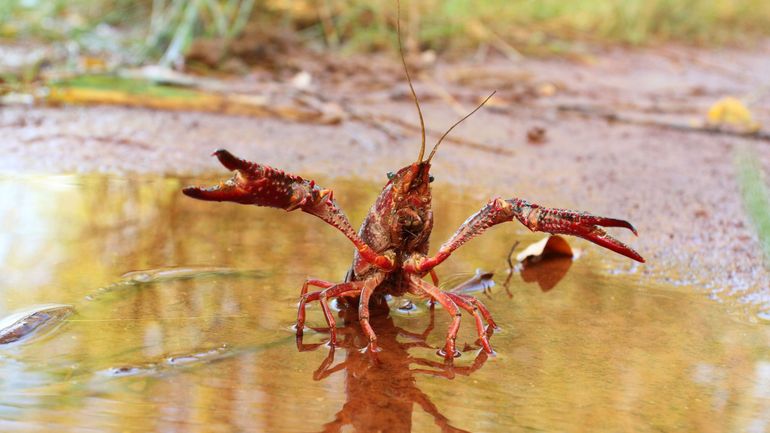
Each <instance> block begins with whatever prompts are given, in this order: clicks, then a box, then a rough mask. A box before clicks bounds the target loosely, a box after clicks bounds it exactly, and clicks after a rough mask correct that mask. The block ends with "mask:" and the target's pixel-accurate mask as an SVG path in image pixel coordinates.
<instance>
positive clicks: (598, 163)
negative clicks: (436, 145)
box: [0, 45, 770, 317]
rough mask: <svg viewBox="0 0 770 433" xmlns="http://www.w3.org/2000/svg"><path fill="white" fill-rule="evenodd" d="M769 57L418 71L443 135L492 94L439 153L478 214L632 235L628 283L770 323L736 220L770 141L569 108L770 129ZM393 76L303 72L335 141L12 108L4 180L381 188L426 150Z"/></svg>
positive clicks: (6, 112)
mask: <svg viewBox="0 0 770 433" xmlns="http://www.w3.org/2000/svg"><path fill="white" fill-rule="evenodd" d="M768 54H770V46H767V45H765V46H762V47H759V48H755V49H753V50H752V51H738V50H734V49H732V50H725V51H704V50H693V49H685V48H679V47H668V48H658V49H655V50H650V51H634V52H629V51H624V50H619V49H618V50H612V51H609V52H604V53H602V54H601V55H596V56H594V57H592V58H589V59H583V60H581V61H572V60H569V61H568V60H563V59H548V60H533V59H527V60H523V61H521V62H520V63H511V62H509V61H506V60H504V59H484V60H483V61H481V60H474V61H472V60H465V61H461V62H456V63H449V64H444V63H441V62H438V63H433V64H430V65H423V66H422V67H421V68H418V67H416V66H415V75H416V80H415V81H416V83H415V86H416V88H417V92H418V94H420V95H421V96H422V101H423V110H424V113H425V116H426V123H427V125H428V126H429V128H431V129H432V130H435V131H441V130H443V129H444V128H446V127H448V126H449V125H450V124H451V123H452V122H453V121H454V120H455V119H457V118H458V117H460V114H459V113H461V112H467V111H470V109H472V108H473V106H474V105H475V104H476V103H477V102H478V101H479V100H480V99H482V98H483V97H485V96H486V95H487V94H488V93H489V91H491V90H495V89H496V90H497V91H498V93H497V95H496V96H495V98H494V99H493V102H492V103H491V104H490V106H489V107H487V108H486V109H484V110H482V111H481V112H479V113H478V114H476V115H475V116H474V117H473V118H471V119H470V120H468V121H466V122H465V123H464V124H462V125H461V126H459V127H458V128H457V129H456V130H455V131H454V132H453V136H454V137H456V138H458V139H460V140H459V141H455V142H446V143H445V144H443V145H442V146H443V148H442V149H441V151H440V152H439V153H438V156H437V158H436V160H435V164H434V168H433V173H434V175H435V176H436V178H437V181H438V182H444V183H450V184H456V185H458V186H462V187H463V188H465V189H468V190H469V191H470V192H471V194H474V195H477V196H478V200H479V206H481V205H482V204H483V202H484V200H486V199H487V198H488V197H491V196H495V195H499V196H504V197H510V196H518V197H522V198H527V199H529V200H531V201H535V202H538V203H541V204H544V205H549V206H557V207H568V208H574V209H581V210H587V211H590V212H593V213H597V214H604V215H608V216H617V217H621V218H628V219H629V220H631V221H632V222H633V223H634V224H635V225H636V227H637V228H638V230H639V233H640V237H639V238H638V239H629V238H627V237H625V236H624V239H625V240H629V242H631V243H632V245H633V246H634V247H635V248H637V249H638V250H639V251H640V252H641V253H642V254H643V255H644V256H645V257H646V259H647V261H648V263H647V264H645V265H643V266H640V267H638V268H636V267H632V266H630V265H629V264H628V263H627V262H625V261H618V262H617V263H616V267H617V269H618V270H619V271H635V272H640V273H642V274H644V275H648V276H650V277H651V278H653V279H655V280H661V279H663V280H670V281H671V282H673V283H677V284H680V283H682V284H686V285H692V286H694V287H700V288H704V289H705V291H706V293H708V294H711V295H712V296H713V297H714V298H715V299H719V300H726V301H729V305H731V306H733V307H735V308H737V309H744V308H745V310H746V311H747V312H750V313H756V312H757V311H764V312H765V313H763V314H766V313H767V312H770V284H768V281H770V278H768V272H767V270H766V268H764V267H763V264H762V253H761V248H760V245H759V241H758V238H757V234H756V232H755V231H754V229H753V226H752V224H751V222H750V221H749V220H748V217H747V215H746V213H745V211H744V208H743V204H742V201H741V196H740V193H739V187H738V184H737V181H736V168H735V164H734V156H735V153H736V151H738V150H740V149H741V148H742V147H744V146H753V147H755V148H756V150H757V152H756V153H757V154H758V155H759V158H760V160H761V164H762V166H763V168H764V170H765V172H768V171H770V152H768V148H769V146H770V142H767V141H762V140H756V139H749V138H742V137H739V136H734V135H720V134H709V133H704V132H697V131H689V132H688V131H684V130H675V129H672V128H666V127H660V126H655V125H651V124H638V123H637V124H635V123H628V122H622V121H621V122H609V121H607V120H606V117H601V116H593V115H589V116H586V115H583V114H580V113H579V112H576V111H574V110H573V108H575V107H576V106H578V107H579V108H580V109H581V110H582V109H588V110H589V111H591V110H593V111H596V110H599V111H600V112H602V113H603V112H605V111H610V112H613V113H616V114H620V115H622V116H627V117H632V118H634V119H642V120H644V121H652V122H657V121H662V122H675V123H677V124H682V125H687V124H688V123H689V122H691V120H692V119H698V120H699V119H702V118H703V117H704V116H705V113H706V111H707V110H708V107H709V106H710V105H711V104H712V103H714V102H715V101H716V100H718V99H719V98H721V97H723V96H728V95H732V96H737V97H743V98H746V99H747V100H748V101H749V106H750V108H751V109H752V111H753V113H754V115H755V117H756V118H757V120H758V121H759V122H761V123H763V124H764V125H770V95H768V91H767V90H768V87H767V86H768V84H767V79H766V77H768V76H770V56H769V55H768ZM297 64H302V62H298V63H297ZM398 67H399V64H398V61H397V59H395V58H390V57H388V58H385V57H372V58H363V59H362V58H358V59H346V60H341V61H339V63H334V64H332V62H331V61H330V62H328V63H326V64H316V63H314V62H310V61H308V62H305V64H304V66H302V69H305V70H306V71H307V72H309V73H310V75H311V77H313V81H312V83H311V88H310V89H311V91H312V93H313V94H314V95H316V96H318V97H319V98H322V99H324V100H327V101H332V102H333V103H334V104H336V105H337V106H339V107H341V108H342V111H343V113H345V115H344V120H343V121H342V122H341V123H340V124H337V125H316V124H307V123H297V122H291V121H286V120H282V119H279V118H269V117H267V118H247V117H237V116H224V115H216V114H204V113H186V112H185V113H179V112H176V113H172V112H160V111H154V110H145V109H128V108H122V107H101V106H100V107H64V108H41V107H27V106H6V107H2V110H1V111H0V131H1V132H0V133H1V134H2V137H3V139H2V140H1V141H0V146H1V147H2V153H3V157H2V158H0V170H2V171H5V172H15V173H29V172H40V173H63V172H73V171H74V172H92V171H99V172H114V173H128V172H139V173H158V174H164V175H202V174H204V173H213V172H217V173H222V172H223V169H222V168H221V167H219V166H218V165H217V163H216V161H215V160H214V159H213V158H209V157H208V155H209V154H210V153H211V151H212V150H214V149H216V148H219V147H225V148H227V149H229V150H230V151H232V152H233V153H235V154H237V155H240V156H243V157H246V158H248V159H252V160H256V161H260V162H264V163H268V164H271V165H274V166H277V167H280V168H283V169H286V170H288V171H291V172H296V173H299V174H315V175H319V177H322V178H325V179H328V178H329V177H336V176H344V177H348V176H351V177H359V178H363V179H367V180H374V181H384V179H385V173H386V172H387V171H390V170H393V169H396V168H398V167H401V166H403V165H404V164H406V163H408V162H410V161H412V160H413V159H414V158H415V157H416V155H417V151H418V144H419V135H418V133H417V132H416V130H413V129H409V128H406V127H404V126H399V125H398V123H396V122H394V121H393V119H395V120H402V121H403V122H406V123H407V124H411V125H417V116H416V113H415V112H414V106H413V104H412V102H411V100H410V99H409V97H408V88H407V87H406V84H405V81H404V80H403V79H402V76H401V72H400V70H399V68H398ZM288 78H289V76H288V75H287V76H286V77H284V79H285V82H286V87H287V89H288V88H290V87H291V85H290V84H289V79H288ZM252 79H253V78H252ZM244 83H246V84H248V85H249V86H252V87H255V88H258V87H259V86H258V85H255V84H254V83H253V82H250V81H249V79H243V80H236V81H233V82H232V85H233V86H234V87H238V86H240V87H241V88H242V87H243V86H245V84H244ZM246 87H248V86H246ZM383 116H385V117H388V116H389V118H390V119H391V120H390V121H384V120H383ZM361 119H364V120H366V121H361ZM377 124H380V125H382V127H383V128H384V129H378V128H376V127H375V125H377ZM537 128H541V129H542V131H540V130H537ZM435 139H436V138H435V137H432V136H431V137H429V142H434V141H435ZM330 183H332V184H333V181H332V182H330ZM330 186H333V185H330ZM458 223H459V221H458ZM744 317H756V316H754V315H753V314H749V315H748V316H744Z"/></svg>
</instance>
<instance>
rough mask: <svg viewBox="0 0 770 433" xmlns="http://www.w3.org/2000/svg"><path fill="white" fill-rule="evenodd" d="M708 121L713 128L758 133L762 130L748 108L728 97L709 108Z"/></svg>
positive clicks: (739, 101)
mask: <svg viewBox="0 0 770 433" xmlns="http://www.w3.org/2000/svg"><path fill="white" fill-rule="evenodd" d="M706 119H707V121H708V124H709V125H711V126H715V127H726V128H731V129H735V130H737V131H740V132H747V133H750V132H756V131H758V130H759V128H760V125H759V123H757V122H755V121H754V117H753V116H752V114H751V111H750V110H749V109H748V107H746V105H745V104H744V103H743V102H742V101H741V100H740V99H738V98H735V97H732V96H726V97H724V98H722V99H720V100H719V101H717V102H716V103H714V105H712V106H711V108H709V111H708V114H707V116H706Z"/></svg>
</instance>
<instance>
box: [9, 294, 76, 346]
mask: <svg viewBox="0 0 770 433" xmlns="http://www.w3.org/2000/svg"><path fill="white" fill-rule="evenodd" d="M74 312H75V309H74V308H73V307H72V306H71V305H63V304H44V305H36V306H34V307H31V308H28V309H26V310H24V311H19V312H17V313H14V314H11V315H10V316H8V317H6V318H4V319H2V320H0V345H3V344H10V343H16V342H19V341H23V340H27V339H29V338H31V337H33V336H35V335H38V336H39V335H42V334H43V333H45V332H47V331H51V330H53V329H54V328H55V327H56V326H57V325H59V324H60V323H61V322H62V320H64V319H65V318H66V317H67V316H69V315H70V314H72V313H74Z"/></svg>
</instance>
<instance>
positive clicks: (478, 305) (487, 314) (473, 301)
mask: <svg viewBox="0 0 770 433" xmlns="http://www.w3.org/2000/svg"><path fill="white" fill-rule="evenodd" d="M457 296H461V297H463V298H465V300H467V301H468V302H470V303H471V304H473V305H474V306H475V307H476V308H478V309H479V311H480V312H481V315H482V316H483V317H484V320H486V321H487V323H488V324H489V326H491V327H492V328H497V323H495V321H494V319H492V314H491V313H490V312H489V310H487V307H485V306H484V304H482V303H481V301H479V300H478V299H476V298H474V297H473V296H471V295H465V294H462V293H458V294H457Z"/></svg>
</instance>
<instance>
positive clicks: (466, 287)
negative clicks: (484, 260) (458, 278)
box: [449, 269, 495, 293]
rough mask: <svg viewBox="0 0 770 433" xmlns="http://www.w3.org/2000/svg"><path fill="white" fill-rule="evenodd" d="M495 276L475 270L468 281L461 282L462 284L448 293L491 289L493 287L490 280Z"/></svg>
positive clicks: (492, 281) (491, 273) (492, 273)
mask: <svg viewBox="0 0 770 433" xmlns="http://www.w3.org/2000/svg"><path fill="white" fill-rule="evenodd" d="M494 276H495V273H494V272H485V271H482V270H481V269H476V275H474V276H473V277H471V278H470V279H468V280H466V281H463V282H462V283H460V284H458V285H456V286H454V287H452V288H451V289H449V291H450V292H455V293H456V292H478V291H484V292H486V291H487V290H489V289H491V288H492V287H494V286H495V282H494V280H492V278H493V277H494Z"/></svg>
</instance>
